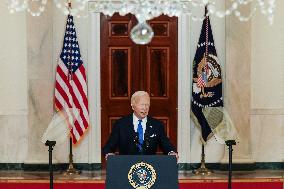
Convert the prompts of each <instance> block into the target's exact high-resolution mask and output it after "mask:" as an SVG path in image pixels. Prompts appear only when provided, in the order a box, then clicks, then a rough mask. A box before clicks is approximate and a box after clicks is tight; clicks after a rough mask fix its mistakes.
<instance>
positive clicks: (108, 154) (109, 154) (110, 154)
mask: <svg viewBox="0 0 284 189" xmlns="http://www.w3.org/2000/svg"><path fill="white" fill-rule="evenodd" d="M113 155H115V153H107V154H106V155H105V158H106V160H107V157H108V156H113Z"/></svg>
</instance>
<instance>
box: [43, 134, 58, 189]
mask: <svg viewBox="0 0 284 189" xmlns="http://www.w3.org/2000/svg"><path fill="white" fill-rule="evenodd" d="M55 144H56V141H49V140H47V141H46V142H45V146H48V152H49V153H48V154H49V180H50V183H49V187H50V189H53V167H52V150H53V147H54V146H55Z"/></svg>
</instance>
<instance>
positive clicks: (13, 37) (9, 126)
mask: <svg viewBox="0 0 284 189" xmlns="http://www.w3.org/2000/svg"><path fill="white" fill-rule="evenodd" d="M0 23H1V25H2V27H1V34H0V68H1V69H0V138H1V140H2V142H1V144H0V154H1V155H0V162H22V161H23V160H24V158H25V156H26V153H27V146H26V142H27V138H26V137H25V136H26V133H27V117H26V115H27V37H26V14H25V13H19V14H13V15H11V14H9V12H8V9H7V7H6V4H5V1H1V3H0Z"/></svg>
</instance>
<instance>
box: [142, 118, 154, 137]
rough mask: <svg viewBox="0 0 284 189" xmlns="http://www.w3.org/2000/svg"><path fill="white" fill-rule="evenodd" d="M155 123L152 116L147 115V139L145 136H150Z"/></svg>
mask: <svg viewBox="0 0 284 189" xmlns="http://www.w3.org/2000/svg"><path fill="white" fill-rule="evenodd" d="M152 127H153V125H152V120H151V117H149V116H148V117H147V123H146V130H145V134H144V139H145V136H148V137H149V136H150V133H152V131H151V130H152V129H153V128H152Z"/></svg>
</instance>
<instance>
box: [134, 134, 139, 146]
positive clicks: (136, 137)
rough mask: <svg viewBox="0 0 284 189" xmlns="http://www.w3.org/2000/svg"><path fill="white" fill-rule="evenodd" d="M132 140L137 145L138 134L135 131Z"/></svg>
mask: <svg viewBox="0 0 284 189" xmlns="http://www.w3.org/2000/svg"><path fill="white" fill-rule="evenodd" d="M133 141H134V143H135V145H136V146H137V147H138V144H139V134H138V132H135V135H134V139H133Z"/></svg>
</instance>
